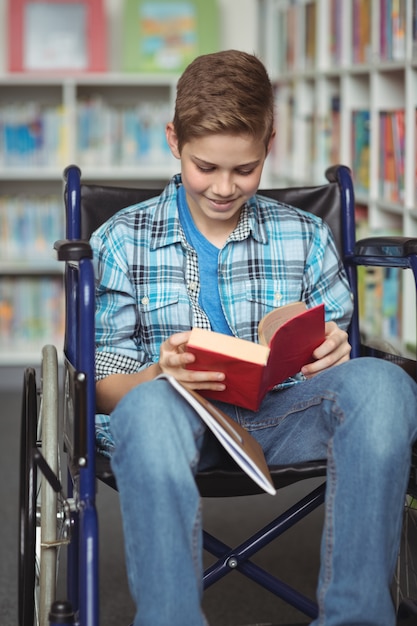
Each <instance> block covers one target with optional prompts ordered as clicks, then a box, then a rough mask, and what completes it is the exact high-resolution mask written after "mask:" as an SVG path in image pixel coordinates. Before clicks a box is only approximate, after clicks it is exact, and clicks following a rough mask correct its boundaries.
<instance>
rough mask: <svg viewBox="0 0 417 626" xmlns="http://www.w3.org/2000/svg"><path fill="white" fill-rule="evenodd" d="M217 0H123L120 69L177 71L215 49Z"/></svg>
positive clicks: (217, 47) (216, 46)
mask: <svg viewBox="0 0 417 626" xmlns="http://www.w3.org/2000/svg"><path fill="white" fill-rule="evenodd" d="M219 26H220V19H219V13H218V6H217V0H211V1H210V2H207V0H187V2H177V1H176V0H125V2H124V14H123V61H122V63H123V69H124V70H125V71H129V72H174V73H181V72H182V71H183V70H184V69H185V67H186V66H187V65H188V64H189V63H190V62H191V61H192V60H193V59H194V58H195V57H196V56H198V55H200V54H206V53H209V52H215V51H217V50H218V49H219V39H218V33H219Z"/></svg>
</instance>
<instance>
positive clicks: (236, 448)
mask: <svg viewBox="0 0 417 626" xmlns="http://www.w3.org/2000/svg"><path fill="white" fill-rule="evenodd" d="M158 378H164V379H165V380H167V381H168V382H169V383H170V384H171V385H172V386H173V387H174V389H176V390H177V391H178V393H180V394H181V395H182V396H183V397H184V398H185V399H186V400H187V402H189V404H190V405H191V406H192V407H193V408H194V409H195V411H196V412H197V413H198V414H199V415H200V417H201V419H202V420H203V421H204V423H205V424H206V425H207V426H208V428H209V429H210V430H211V431H212V433H213V434H214V435H215V437H216V438H217V439H218V440H219V441H220V443H221V444H222V446H223V447H224V449H225V450H226V451H227V452H228V453H229V454H230V456H231V457H232V458H233V459H234V460H235V461H236V463H237V464H238V465H239V466H240V467H241V469H242V470H243V471H244V472H246V474H248V476H249V477H250V478H251V479H252V480H253V481H254V482H255V483H256V484H257V485H259V486H260V487H261V488H262V489H263V490H264V491H266V492H267V493H269V494H271V495H275V493H276V489H275V487H274V484H273V482H272V479H271V475H270V473H269V469H268V465H267V463H266V461H265V457H264V453H263V450H262V448H261V446H260V445H259V443H258V442H257V441H256V439H254V438H253V437H252V435H250V434H249V433H248V432H247V431H246V430H245V429H244V428H242V426H241V425H240V424H238V423H237V422H235V421H234V420H232V418H231V417H229V416H228V415H226V413H224V412H223V411H221V410H220V409H218V408H217V407H215V406H214V405H213V404H211V403H210V402H209V401H208V400H206V399H205V398H203V397H202V396H200V394H199V393H197V392H196V391H193V390H191V389H186V387H184V386H183V385H182V384H181V383H179V382H178V381H177V380H176V379H175V378H174V377H173V376H169V375H167V374H161V375H160V376H158Z"/></svg>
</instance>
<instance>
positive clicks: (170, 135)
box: [165, 122, 181, 159]
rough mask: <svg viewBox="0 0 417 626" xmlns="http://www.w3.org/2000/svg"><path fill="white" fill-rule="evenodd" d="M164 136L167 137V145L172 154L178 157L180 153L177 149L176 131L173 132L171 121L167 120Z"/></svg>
mask: <svg viewBox="0 0 417 626" xmlns="http://www.w3.org/2000/svg"><path fill="white" fill-rule="evenodd" d="M165 136H166V138H167V142H168V146H169V149H170V150H171V152H172V154H173V156H174V157H175V158H176V159H180V158H181V154H180V151H179V149H178V139H177V133H176V132H175V129H174V124H173V123H172V122H168V124H167V125H166V127H165Z"/></svg>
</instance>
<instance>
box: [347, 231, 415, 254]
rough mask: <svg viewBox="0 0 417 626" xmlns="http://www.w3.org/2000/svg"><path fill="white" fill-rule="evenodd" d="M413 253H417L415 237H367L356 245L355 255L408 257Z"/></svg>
mask: <svg viewBox="0 0 417 626" xmlns="http://www.w3.org/2000/svg"><path fill="white" fill-rule="evenodd" d="M411 254H417V238H415V237H393V236H391V237H387V236H381V237H367V238H366V239H361V240H359V241H357V242H356V245H355V256H381V257H407V256H410V255H411Z"/></svg>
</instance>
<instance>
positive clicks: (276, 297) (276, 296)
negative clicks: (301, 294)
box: [274, 291, 282, 302]
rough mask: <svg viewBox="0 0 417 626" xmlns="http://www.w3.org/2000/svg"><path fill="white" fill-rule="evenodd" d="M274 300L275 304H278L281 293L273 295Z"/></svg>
mask: <svg viewBox="0 0 417 626" xmlns="http://www.w3.org/2000/svg"><path fill="white" fill-rule="evenodd" d="M274 300H275V301H276V302H279V301H280V300H282V293H279V292H278V291H277V292H276V293H274Z"/></svg>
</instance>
